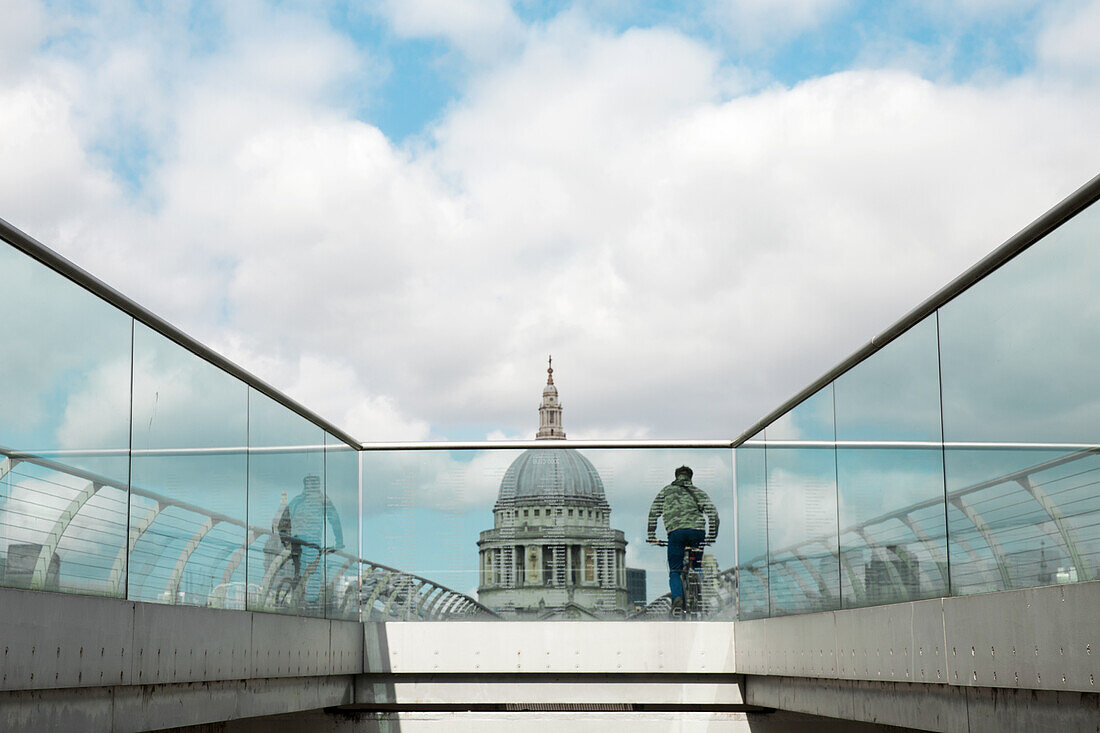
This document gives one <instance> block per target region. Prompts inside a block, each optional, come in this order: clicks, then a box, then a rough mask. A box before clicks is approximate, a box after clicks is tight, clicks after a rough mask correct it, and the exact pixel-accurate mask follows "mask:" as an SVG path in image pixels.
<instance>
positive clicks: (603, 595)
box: [477, 363, 628, 619]
mask: <svg viewBox="0 0 1100 733" xmlns="http://www.w3.org/2000/svg"><path fill="white" fill-rule="evenodd" d="M561 413H562V406H561V403H560V402H559V401H558V390H557V387H555V386H554V369H553V366H552V363H551V367H550V368H548V369H547V379H546V387H545V388H544V389H543V390H542V404H541V405H540V406H539V429H538V433H537V434H536V435H535V437H536V439H539V440H564V439H565V429H564V428H563V426H562V421H561ZM477 544H478V548H479V550H480V563H479V567H480V569H481V570H480V579H479V583H478V600H479V601H480V602H481V603H482V604H484V605H486V606H488V607H490V608H492V609H494V610H497V611H498V612H500V613H502V614H504V615H506V616H512V617H515V618H530V619H547V618H565V619H569V618H592V617H599V618H602V617H614V616H619V615H622V614H624V613H625V611H626V610H627V608H628V601H627V588H626V564H625V559H626V557H625V556H626V540H625V539H624V537H623V533H622V532H621V531H620V530H617V529H612V528H611V506H610V505H609V504H608V503H607V497H606V495H605V494H604V488H603V481H602V480H601V479H600V474H599V472H598V471H596V467H595V466H593V465H592V463H591V462H590V461H589V460H588V459H587V458H585V457H584V456H582V455H581V454H580V453H578V452H577V451H575V450H573V449H571V448H532V449H530V450H526V451H524V452H523V453H522V454H520V456H519V457H518V458H516V459H515V460H514V461H512V465H511V466H509V467H508V470H507V471H506V472H505V473H504V478H503V479H502V480H501V482H500V492H499V493H498V495H497V501H496V504H495V505H494V506H493V528H492V529H489V530H485V531H484V532H482V533H481V539H479V540H478V543H477Z"/></svg>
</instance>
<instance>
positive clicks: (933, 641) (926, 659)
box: [909, 598, 947, 684]
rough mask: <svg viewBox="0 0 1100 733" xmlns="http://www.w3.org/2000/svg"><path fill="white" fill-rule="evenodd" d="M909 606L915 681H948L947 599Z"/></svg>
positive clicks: (941, 682) (917, 602) (911, 651)
mask: <svg viewBox="0 0 1100 733" xmlns="http://www.w3.org/2000/svg"><path fill="white" fill-rule="evenodd" d="M909 606H910V607H911V608H912V609H913V645H912V647H910V654H911V655H912V659H913V666H912V672H913V681H914V682H931V683H938V684H947V658H946V650H945V648H944V633H943V599H942V598H933V599H931V600H928V601H916V602H914V603H911V604H909Z"/></svg>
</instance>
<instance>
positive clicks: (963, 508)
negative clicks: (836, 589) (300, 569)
mask: <svg viewBox="0 0 1100 733" xmlns="http://www.w3.org/2000/svg"><path fill="white" fill-rule="evenodd" d="M793 444H794V443H793V442H790V441H788V442H785V443H784V446H783V447H790V446H791V445H793ZM835 445H836V446H838V447H841V446H842V444H841V443H839V442H838V443H836V444H835ZM911 445H912V446H913V447H914V448H915V449H918V450H928V449H929V448H930V447H933V446H938V445H939V444H927V443H919V444H918V443H913V444H911ZM853 446H855V447H860V448H865V449H867V450H874V449H875V448H891V449H897V448H900V447H904V446H905V443H903V442H889V443H882V444H881V445H879V444H873V443H871V442H864V443H860V444H859V445H858V446H856V444H855V443H854V442H853V443H852V444H844V447H848V448H849V449H851V447H853ZM811 447H818V448H822V447H824V444H823V443H821V442H820V441H816V442H814V444H813V446H811ZM939 447H940V449H941V450H944V449H945V450H946V452H947V453H948V454H951V453H952V451H956V452H959V453H965V454H966V455H968V456H973V455H975V454H979V453H987V452H990V451H992V452H994V454H995V455H997V454H1000V455H1003V456H1010V457H1011V460H1012V461H1014V462H1015V464H1016V465H1019V463H1022V462H1025V461H1026V459H1025V458H1023V456H1025V455H1026V454H1027V453H1028V452H1045V453H1050V452H1059V451H1065V453H1064V455H1060V456H1057V457H1055V458H1051V459H1048V460H1044V461H1040V462H1038V463H1033V464H1031V465H1027V466H1026V467H1024V468H1020V469H1015V470H1010V471H1007V472H1004V473H997V474H996V475H994V476H993V477H991V478H988V479H985V480H981V481H977V482H974V483H970V484H968V485H967V486H964V487H962V488H960V489H956V490H952V491H949V492H946V496H940V497H937V498H933V499H928V500H925V501H921V502H917V503H914V504H910V505H908V506H905V507H901V508H898V509H895V510H892V511H889V512H886V513H883V514H881V515H879V516H876V517H874V518H871V519H868V520H866V521H863V522H860V523H858V524H853V525H851V526H847V527H842V528H840V532H839V536H840V537H841V538H844V537H852V538H858V539H859V543H856V542H844V543H843V546H844V547H845V551H844V552H841V553H840V562H841V563H842V564H844V566H845V573H844V575H845V576H846V577H847V578H849V579H850V580H851V583H850V585H849V586H848V587H847V589H846V591H845V590H842V592H850V593H853V594H854V595H855V599H853V600H854V603H850V604H848V605H875V604H882V603H893V602H899V601H907V600H916V599H919V598H922V597H929V596H931V595H940V593H939V592H933V591H939V590H940V589H942V588H947V587H948V581H950V588H951V590H952V592H955V593H960V592H962V593H973V592H984V591H992V590H1007V589H1012V588H1024V587H1032V586H1037V585H1046V584H1050V583H1059V582H1076V581H1084V580H1089V579H1091V578H1093V577H1095V575H1096V568H1097V565H1098V558H1100V531H1098V529H1100V496H1097V494H1096V492H1095V490H1094V489H1095V486H1096V485H1097V483H1098V482H1100V460H1098V459H1100V446H1094V445H1078V444H1020V443H1011V444H1010V443H948V444H946V445H944V446H939ZM945 502H946V507H945ZM945 508H946V509H947V510H948V511H949V513H950V514H951V517H952V518H951V523H950V528H949V529H948V530H946V531H945V530H944V513H945ZM936 527H938V528H939V529H938V530H936V529H935V528H936ZM944 534H946V538H945V537H944ZM945 540H946V542H945ZM851 547H855V550H856V551H858V550H866V551H868V552H869V553H870V561H869V562H867V564H866V565H865V566H864V568H863V570H864V572H863V574H862V581H861V580H860V578H861V575H860V573H859V572H858V568H857V567H854V566H853V562H854V561H855V557H856V556H857V554H858V552H854V551H850V550H849V549H848V548H851ZM945 547H946V548H947V549H948V550H949V554H950V562H948V558H947V557H945V556H944V549H945ZM836 553H837V535H836V534H833V533H829V534H827V535H818V536H813V537H807V538H804V539H801V540H800V541H798V542H797V543H794V544H792V545H788V546H785V547H780V548H776V549H774V550H771V552H770V553H769V554H770V557H771V565H770V567H771V569H772V571H773V572H775V571H778V572H780V573H783V574H784V578H783V581H784V582H788V584H790V583H793V586H792V587H794V586H797V587H798V588H799V589H800V590H801V592H802V593H804V594H806V595H807V596H810V597H815V596H817V595H818V594H819V591H818V588H819V584H818V583H817V582H816V580H815V579H814V576H813V573H814V569H815V562H816V561H817V560H819V559H820V558H822V557H824V558H829V557H832V558H834V559H833V561H834V562H835V561H836V560H835V558H836ZM918 556H919V558H923V559H924V560H925V561H924V562H920V560H919V559H918ZM768 563H769V557H768V555H763V554H762V555H758V556H756V557H753V558H750V559H747V560H745V561H743V562H742V563H741V565H740V570H741V572H742V573H743V574H744V573H751V574H753V575H756V576H758V577H759V578H760V580H761V581H762V583H763V584H764V586H765V587H767V585H768V581H769V578H768V577H767V573H768V567H769V565H768ZM771 581H772V583H773V584H774V583H775V582H778V579H776V578H771ZM929 589H933V591H930V590H929ZM820 600H821V602H822V604H823V605H825V606H831V607H834V608H835V607H837V604H836V601H837V599H831V598H822V599H820ZM785 612H786V609H784V608H783V607H782V606H780V607H778V608H775V607H773V608H772V609H771V613H772V615H777V614H783V613H785Z"/></svg>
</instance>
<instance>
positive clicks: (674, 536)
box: [668, 529, 707, 598]
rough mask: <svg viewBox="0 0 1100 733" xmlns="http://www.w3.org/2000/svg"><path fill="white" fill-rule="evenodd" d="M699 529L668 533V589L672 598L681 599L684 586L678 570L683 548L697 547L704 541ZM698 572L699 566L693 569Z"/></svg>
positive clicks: (681, 562) (703, 533)
mask: <svg viewBox="0 0 1100 733" xmlns="http://www.w3.org/2000/svg"><path fill="white" fill-rule="evenodd" d="M706 536H707V535H706V532H704V531H703V530H701V529H674V530H672V531H671V532H669V533H668V588H669V590H670V591H672V597H673V598H683V596H684V585H683V583H682V582H681V581H680V568H682V567H683V566H684V548H685V547H699V546H701V545H702V544H703V540H705V539H706ZM694 570H695V572H699V566H698V565H696V566H695V568H694Z"/></svg>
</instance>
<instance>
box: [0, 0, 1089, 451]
mask: <svg viewBox="0 0 1100 733" xmlns="http://www.w3.org/2000/svg"><path fill="white" fill-rule="evenodd" d="M259 7H260V6H253V5H248V6H247V7H246V10H247V15H241V16H239V17H238V16H233V17H229V18H228V20H226V21H225V23H224V24H223V25H224V34H223V36H222V37H221V38H220V41H219V43H218V44H217V46H216V47H215V48H212V49H205V50H204V51H203V52H202V53H192V52H191V51H190V50H187V51H186V53H185V52H184V51H182V50H179V48H178V47H177V45H176V44H181V43H185V42H186V39H184V40H181V39H180V38H178V37H177V36H176V35H171V34H169V35H167V36H164V37H163V38H162V37H158V36H152V37H151V38H155V39H159V40H160V41H162V42H163V43H164V44H165V48H164V50H163V55H164V57H166V58H171V59H178V66H177V65H173V66H172V71H171V74H170V75H169V76H170V78H169V83H163V84H162V83H161V82H162V80H163V74H162V73H161V72H159V71H158V72H157V73H150V74H144V73H142V70H141V69H142V67H141V65H140V64H138V65H137V66H135V64H133V63H130V64H123V63H118V64H105V65H103V66H94V67H93V68H87V69H85V68H83V67H82V66H81V65H80V64H79V63H76V62H75V61H72V60H69V61H64V60H58V59H57V58H55V57H53V56H48V55H46V56H43V57H42V59H41V63H38V64H30V65H28V66H25V67H22V69H21V70H20V71H19V72H18V74H15V75H14V76H13V77H11V78H9V79H8V80H7V81H8V84H7V86H5V87H3V88H2V90H0V95H2V96H3V101H4V103H3V104H0V129H3V131H4V133H5V134H4V135H3V136H2V137H0V166H2V167H3V169H4V170H6V171H11V172H12V173H11V174H10V175H8V176H5V177H4V178H3V179H0V215H2V216H4V217H6V218H8V219H10V220H12V221H13V222H14V223H16V224H17V225H20V226H22V227H23V228H25V229H27V230H28V231H29V232H30V233H31V234H34V235H37V236H39V237H40V238H41V239H43V240H44V241H45V242H46V243H47V244H50V245H52V246H55V247H57V248H58V249H60V250H61V251H63V252H64V253H65V254H67V255H69V256H71V257H73V258H75V259H76V260H77V261H78V262H80V263H82V264H84V265H85V266H87V267H88V268H89V269H91V270H92V271H94V272H95V273H96V274H97V275H99V276H101V277H103V278H105V279H106V280H107V281H108V282H111V283H113V284H115V285H117V286H118V287H119V288H120V289H121V290H123V291H124V292H126V293H128V294H130V295H131V296H133V297H134V298H135V299H137V300H138V301H139V302H142V303H143V304H145V305H147V306H148V307H150V308H151V309H152V310H154V311H156V312H158V313H161V314H163V315H164V316H166V317H167V318H168V319H169V320H171V321H173V322H176V323H178V324H180V325H181V326H182V327H184V328H185V329H186V330H188V331H189V332H192V333H194V334H195V335H196V336H197V337H199V338H200V339H201V340H203V341H205V342H208V343H211V344H213V345H214V346H215V347H216V348H221V349H223V350H225V351H226V352H227V353H228V354H229V356H230V357H231V358H234V359H235V360H237V361H238V362H239V363H241V364H242V365H243V366H245V367H246V368H248V369H250V370H252V371H254V372H256V373H257V374H258V375H259V376H260V377H262V378H264V379H266V380H267V381H269V382H271V383H272V384H274V385H276V386H277V387H279V388H281V389H284V390H288V391H289V392H290V394H292V395H293V396H295V397H296V398H298V399H300V400H301V401H303V402H304V403H305V404H307V405H308V406H310V407H311V408H312V409H314V410H315V411H317V412H319V413H320V414H323V415H325V416H326V417H329V418H330V419H331V420H332V421H333V422H336V423H337V424H340V425H343V426H345V427H346V428H347V429H348V430H349V431H351V432H352V433H353V434H357V435H361V437H362V438H363V439H364V440H386V439H418V438H423V437H426V436H432V437H445V436H451V437H453V436H454V434H455V432H456V431H457V432H463V437H474V436H477V435H484V434H489V433H491V431H494V430H499V431H501V433H502V434H507V435H518V436H523V437H527V436H530V435H531V434H532V433H533V432H534V430H535V427H536V424H537V423H536V413H535V408H536V407H537V401H538V396H539V391H540V390H541V386H542V383H543V379H544V375H545V372H544V359H545V355H546V354H547V353H548V352H552V353H554V355H555V366H556V375H555V376H556V377H557V380H556V381H558V384H559V389H561V392H562V397H563V400H564V401H565V404H566V413H565V419H566V429H567V431H568V432H569V434H570V436H571V437H582V436H584V437H607V438H618V437H633V436H645V437H654V438H660V437H694V438H700V437H730V436H733V435H736V434H737V433H739V432H740V431H741V430H742V429H743V428H745V427H746V426H748V425H749V424H750V423H751V422H753V421H755V420H756V419H757V418H758V417H759V416H761V415H763V414H764V413H766V412H767V411H769V410H770V409H771V408H772V407H774V406H775V405H776V404H778V403H779V402H781V401H782V400H783V399H785V398H786V397H788V396H789V395H790V394H793V393H794V392H796V391H797V390H798V389H800V388H801V387H802V386H803V385H804V384H806V383H807V382H809V381H810V380H811V379H812V378H814V377H816V376H817V375H819V374H820V373H822V372H823V371H825V369H827V368H828V367H830V366H832V364H833V363H835V362H837V361H839V360H840V359H841V358H843V357H844V356H846V355H847V354H848V353H849V352H851V351H852V350H854V349H855V348H856V347H857V346H859V345H860V344H861V343H863V342H865V341H866V340H868V339H869V338H870V337H871V336H872V335H874V334H875V333H876V332H877V331H878V330H879V329H881V328H883V327H885V326H886V325H888V324H889V323H890V322H892V321H893V320H894V319H895V318H897V317H899V316H901V315H902V314H903V313H904V312H905V311H906V310H908V309H909V308H910V307H911V306H913V305H915V304H916V303H918V302H920V301H921V300H922V299H923V298H924V297H925V296H927V295H928V294H929V293H931V292H932V291H933V290H935V289H936V288H937V287H939V286H940V285H942V284H943V283H945V282H947V281H948V280H950V279H951V278H952V277H953V276H954V275H955V274H957V273H958V272H959V271H961V270H962V269H964V268H965V267H966V266H968V265H969V264H971V263H972V262H974V261H976V260H977V259H978V258H979V257H980V256H982V255H983V254H984V253H985V252H986V251H988V250H990V249H992V248H993V247H994V246H996V245H998V244H999V243H1000V242H1001V241H1003V240H1004V239H1005V238H1007V237H1008V236H1010V235H1011V234H1013V233H1014V232H1015V231H1017V230H1018V229H1019V228H1021V227H1022V226H1023V225H1025V224H1026V223H1028V221H1030V220H1031V219H1032V218H1034V217H1035V216H1037V215H1038V214H1040V213H1042V212H1043V211H1044V210H1045V209H1046V208H1048V207H1049V206H1050V205H1052V204H1053V203H1055V202H1056V201H1057V200H1058V199H1059V198H1060V197H1061V196H1063V195H1065V194H1066V193H1068V192H1069V191H1071V190H1072V189H1073V188H1075V187H1076V186H1077V185H1079V184H1080V183H1081V182H1083V181H1084V180H1086V179H1088V178H1089V177H1090V176H1091V175H1092V174H1093V173H1094V172H1095V170H1096V169H1097V167H1098V166H1097V164H1098V163H1100V154H1098V153H1097V151H1096V149H1095V145H1094V135H1093V127H1094V125H1093V121H1094V120H1095V119H1096V117H1097V113H1098V112H1100V110H1098V107H1100V103H1098V98H1097V95H1096V89H1095V87H1094V86H1092V85H1091V84H1092V82H1091V81H1089V80H1088V79H1087V78H1085V77H1082V76H1073V75H1068V74H1067V75H1062V74H1061V72H1060V71H1059V69H1061V68H1063V66H1062V65H1059V64H1061V62H1059V63H1058V64H1056V63H1055V60H1053V59H1051V60H1050V61H1049V62H1044V63H1047V64H1048V65H1047V66H1044V67H1042V68H1041V69H1040V70H1039V72H1036V74H1034V75H1028V76H1025V77H1023V78H1019V79H1015V80H1009V81H1002V82H998V83H995V84H984V85H978V84H956V85H946V84H937V83H933V82H929V81H927V80H924V79H922V78H920V77H919V76H917V75H915V74H910V73H904V72H899V71H890V70H877V69H868V70H864V71H859V72H845V73H838V74H833V75H830V76H826V77H823V78H818V79H812V80H809V81H806V82H803V83H801V84H799V85H797V86H795V87H793V88H785V87H770V88H767V89H764V90H762V91H759V92H754V93H745V94H740V95H738V96H734V97H730V96H729V89H728V78H729V76H730V70H729V69H726V68H724V67H723V66H722V65H721V62H720V60H719V56H718V54H717V53H716V52H715V51H714V50H713V49H711V48H709V47H708V46H706V45H705V44H704V43H702V42H699V41H697V40H692V39H689V38H687V37H685V36H683V35H681V34H679V33H675V32H672V31H669V30H662V29H650V30H631V31H627V32H624V33H610V32H602V31H597V30H594V29H593V28H592V27H591V26H590V25H589V24H588V23H587V21H585V19H584V18H583V17H582V16H580V15H578V14H568V13H567V14H565V15H564V16H561V17H559V18H557V19H555V20H554V21H552V22H550V23H548V24H546V25H545V26H539V27H537V28H533V29H528V30H527V31H526V32H525V35H524V37H523V41H522V43H523V45H522V47H521V48H520V50H519V52H518V53H517V55H516V56H515V57H514V58H513V59H512V60H511V61H510V62H509V63H508V64H507V65H501V66H493V65H491V64H489V65H487V66H485V67H483V68H482V69H481V71H479V72H478V73H477V74H475V76H474V77H473V78H472V79H471V82H470V84H469V89H468V91H467V93H466V94H465V95H464V96H463V97H462V98H461V99H460V100H459V101H458V102H457V103H456V104H455V105H454V107H453V108H451V109H450V110H449V111H448V112H447V114H446V115H445V116H444V117H443V118H441V119H440V120H439V121H438V122H437V124H436V125H435V126H434V127H433V128H432V131H431V135H430V140H429V141H427V142H428V143H430V144H424V145H422V146H415V145H414V146H409V147H397V146H395V145H394V144H393V143H391V142H390V141H389V140H387V139H386V138H385V136H384V135H383V134H382V133H381V132H380V131H379V130H378V129H377V128H375V127H373V126H371V125H369V124H366V123H364V122H361V121H358V120H356V119H353V117H352V114H351V113H350V112H349V106H350V105H348V104H347V100H346V99H345V98H344V97H343V96H342V95H341V93H340V91H339V90H340V89H342V88H344V87H345V86H346V85H348V84H351V83H353V82H354V80H355V79H356V77H357V76H359V75H360V74H365V75H368V76H369V75H370V74H372V73H374V72H373V71H372V68H373V67H372V65H371V62H370V60H369V59H367V58H365V57H364V55H363V54H362V53H361V52H359V51H357V50H355V49H354V48H353V47H352V46H351V45H350V44H349V42H348V41H347V39H346V38H345V37H344V36H342V35H341V34H340V33H338V32H336V31H334V30H332V29H329V28H327V27H326V26H324V25H323V24H322V23H320V22H319V21H315V20H314V21H309V20H308V19H307V20H302V16H301V15H295V14H293V11H292V12H291V14H290V15H285V16H284V15H282V14H281V13H282V12H283V11H279V10H261V9H257V8H259ZM417 7H420V6H417ZM425 7H426V6H425ZM746 7H747V6H746ZM799 7H801V8H802V9H801V10H798V9H796V10H792V11H791V15H792V17H806V18H809V17H811V16H812V17H819V16H818V15H814V13H818V14H820V13H824V12H827V11H828V10H829V8H828V7H826V6H817V5H814V6H810V5H807V6H804V7H803V6H799ZM414 9H415V8H414ZM414 9H410V10H408V11H401V12H408V13H409V14H410V15H409V16H408V18H407V19H406V20H404V21H401V22H403V23H407V25H406V26H403V27H405V28H406V31H403V32H407V33H409V34H414V33H415V34H424V33H429V32H430V33H437V32H440V33H441V32H443V31H442V30H439V28H437V29H435V30H433V29H432V28H431V27H429V25H425V24H426V23H427V22H428V21H427V20H425V19H426V18H428V16H427V15H421V16H416V15H415V14H414V13H413V10H414ZM483 9H484V8H483ZM490 10H491V8H490ZM498 11H499V7H498V8H497V10H495V11H493V12H498ZM241 12H242V13H245V12H246V11H241ZM395 12H396V11H395ZM486 12H487V13H488V11H486ZM501 12H502V11H501ZM746 12H747V11H746ZM800 14H801V15H800ZM489 15H492V13H489ZM418 17H419V18H420V20H417V18H418ZM494 17H495V16H494ZM245 20H249V21H251V22H245ZM460 20H461V22H462V23H467V24H468V25H467V26H462V27H465V28H467V30H468V31H469V33H471V34H474V31H475V30H476V29H478V28H490V27H491V26H492V24H491V23H490V22H489V21H487V20H477V19H476V18H475V19H473V20H468V21H467V20H464V19H460ZM395 22H396V21H395ZM433 22H434V21H433ZM439 22H440V23H442V22H443V21H439ZM454 22H455V23H459V21H454ZM505 22H506V24H507V23H510V22H511V21H505ZM806 22H809V21H806ZM417 23H419V24H420V25H417ZM459 25H461V24H459ZM297 27H301V29H302V32H301V33H300V34H293V33H289V32H288V28H297ZM440 27H442V26H440ZM455 27H458V26H455ZM97 32H102V33H106V32H107V31H105V30H101V31H97ZM448 32H450V31H448ZM456 32H457V31H456ZM463 32H464V33H465V32H467V31H463ZM478 32H481V31H478ZM1052 32H1053V31H1052ZM470 37H471V38H472V37H473V36H472V35H471V36H470ZM112 38H113V37H112V36H110V35H106V36H104V37H103V38H98V37H95V38H93V39H92V40H91V41H90V43H92V44H93V45H94V44H95V43H97V42H98V43H102V44H106V45H108V46H109V45H110V44H111V43H113V42H114V41H113V40H112ZM150 43H152V41H150ZM1065 48H1066V49H1070V48H1072V46H1071V45H1066V46H1065ZM1067 53H1069V51H1068V50H1067ZM1088 53H1089V52H1088V49H1079V50H1078V51H1077V52H1075V54H1076V55H1074V56H1073V58H1080V59H1086V60H1087V58H1088ZM137 58H148V56H138V57H137ZM176 63H177V62H175V61H174V62H173V64H176ZM1082 63H1084V61H1083V62H1082ZM155 70H156V67H155V65H154V71H155ZM165 73H167V72H165ZM84 81H88V82H89V85H88V88H87V89H85V88H84V85H83V82H84ZM127 87H130V88H131V89H132V92H133V94H132V96H133V99H134V100H135V102H134V107H133V109H134V116H136V117H137V118H138V122H136V123H135V124H138V126H139V127H142V126H144V127H143V128H142V129H146V128H147V129H148V130H150V132H149V139H151V140H153V141H154V142H155V144H156V145H157V146H158V147H157V150H156V160H155V162H154V165H153V166H152V168H151V170H150V172H149V174H148V176H147V178H146V180H145V188H144V189H143V193H142V195H141V196H140V197H138V198H137V199H136V200H135V199H134V197H131V196H128V195H127V194H125V193H124V188H125V187H124V186H123V185H122V184H121V183H120V182H118V181H116V180H114V178H113V176H112V175H111V174H110V173H107V172H105V169H104V167H103V166H104V163H103V161H102V160H100V159H99V158H97V157H96V155H94V154H93V153H91V152H89V151H91V150H93V149H94V147H95V145H94V142H95V141H96V140H100V139H101V138H102V135H103V127H102V126H101V125H99V124H91V123H89V120H95V119H107V118H106V117H104V116H103V114H102V108H101V107H100V106H98V104H97V103H96V101H95V93H96V92H97V90H100V89H123V88H127ZM147 94H148V97H147V98H148V99H150V100H152V101H151V102H150V105H151V106H154V107H156V110H155V113H154V112H150V113H149V114H148V115H144V116H142V115H141V113H142V110H143V109H144V108H143V105H141V104H139V103H138V101H140V100H141V99H142V98H143V97H144V95H147Z"/></svg>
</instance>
